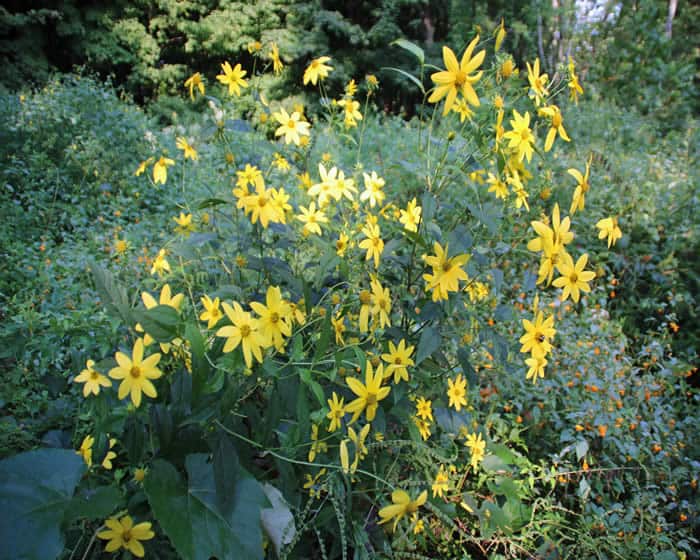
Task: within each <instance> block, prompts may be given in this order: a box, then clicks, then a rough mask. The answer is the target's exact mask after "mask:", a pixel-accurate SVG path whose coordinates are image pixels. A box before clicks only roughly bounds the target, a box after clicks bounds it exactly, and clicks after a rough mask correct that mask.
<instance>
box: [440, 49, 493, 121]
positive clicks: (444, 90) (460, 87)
mask: <svg viewBox="0 0 700 560" xmlns="http://www.w3.org/2000/svg"><path fill="white" fill-rule="evenodd" d="M478 42H479V36H478V35H477V36H476V37H474V39H473V40H472V42H471V43H469V45H468V46H467V48H466V50H465V51H464V54H463V55H462V60H461V61H459V62H457V57H456V56H455V53H454V52H453V51H452V50H451V49H450V48H449V47H442V58H443V61H444V63H445V68H446V69H445V70H443V71H441V72H435V73H434V74H433V75H432V76H430V79H431V80H432V81H433V82H434V83H435V84H436V86H437V87H436V88H435V90H433V93H432V94H431V95H430V97H429V98H428V102H429V103H438V102H439V101H440V100H441V99H442V98H443V97H445V96H446V97H447V99H446V100H445V107H444V109H443V115H446V114H447V113H449V111H450V109H452V105H454V102H455V100H456V99H457V94H460V93H461V94H462V96H463V97H464V99H466V100H467V102H469V103H470V104H472V105H474V106H475V107H478V106H479V105H480V103H479V97H478V96H477V95H476V92H475V91H474V87H473V84H475V83H476V82H478V81H479V80H480V79H481V76H482V75H483V71H480V72H477V73H476V74H472V72H476V70H477V69H478V68H479V66H481V63H482V62H483V61H484V57H485V56H486V51H480V52H479V53H477V54H476V55H475V56H474V57H473V58H472V53H473V52H474V48H475V47H476V45H477V43H478Z"/></svg>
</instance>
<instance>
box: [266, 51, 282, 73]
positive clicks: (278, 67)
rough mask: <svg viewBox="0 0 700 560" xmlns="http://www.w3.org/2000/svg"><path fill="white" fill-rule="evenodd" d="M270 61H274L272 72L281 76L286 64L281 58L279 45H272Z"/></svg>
mask: <svg viewBox="0 0 700 560" xmlns="http://www.w3.org/2000/svg"><path fill="white" fill-rule="evenodd" d="M269 56H270V60H271V61H272V71H273V72H274V73H275V74H280V73H281V72H282V70H283V69H284V64H282V59H281V58H280V51H279V49H278V48H277V43H271V44H270V54H269Z"/></svg>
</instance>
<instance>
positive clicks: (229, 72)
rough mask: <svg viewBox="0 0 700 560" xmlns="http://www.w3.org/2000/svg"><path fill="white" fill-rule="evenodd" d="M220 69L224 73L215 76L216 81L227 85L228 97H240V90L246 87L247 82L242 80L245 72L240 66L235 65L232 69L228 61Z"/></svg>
mask: <svg viewBox="0 0 700 560" xmlns="http://www.w3.org/2000/svg"><path fill="white" fill-rule="evenodd" d="M221 69H222V70H223V71H224V73H223V74H219V75H218V76H216V79H217V80H219V81H220V82H221V83H222V84H224V85H228V94H229V95H233V94H234V93H235V94H236V96H238V97H240V95H241V88H246V87H248V82H246V81H245V80H244V79H243V77H244V76H245V75H246V74H247V72H246V71H245V70H243V69H242V68H241V65H240V64H236V66H234V67H233V69H232V68H231V65H230V64H229V63H228V61H227V62H224V63H223V64H222V65H221Z"/></svg>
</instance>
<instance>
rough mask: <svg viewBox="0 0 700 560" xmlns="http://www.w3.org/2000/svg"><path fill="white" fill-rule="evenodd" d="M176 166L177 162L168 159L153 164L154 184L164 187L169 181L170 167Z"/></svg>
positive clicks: (162, 158) (161, 159)
mask: <svg viewBox="0 0 700 560" xmlns="http://www.w3.org/2000/svg"><path fill="white" fill-rule="evenodd" d="M169 165H175V162H174V161H173V160H172V159H170V158H166V157H161V158H160V159H159V160H158V161H157V162H155V163H154V164H153V182H154V183H156V184H158V183H160V184H161V185H164V184H165V182H166V181H167V180H168V166H169Z"/></svg>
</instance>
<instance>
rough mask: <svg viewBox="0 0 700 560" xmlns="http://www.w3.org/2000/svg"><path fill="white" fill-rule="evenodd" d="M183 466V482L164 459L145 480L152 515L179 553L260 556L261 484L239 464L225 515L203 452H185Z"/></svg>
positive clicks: (240, 559) (200, 558)
mask: <svg viewBox="0 0 700 560" xmlns="http://www.w3.org/2000/svg"><path fill="white" fill-rule="evenodd" d="M186 465H187V474H188V481H187V482H185V481H184V480H183V478H182V477H181V476H180V474H179V473H178V472H177V470H175V467H174V466H173V465H171V464H170V463H168V462H166V461H162V460H157V461H155V462H154V464H153V466H152V468H151V469H150V472H149V474H148V476H147V478H146V480H145V482H144V489H145V490H146V495H147V496H148V501H149V503H150V504H151V508H152V509H153V513H154V515H155V518H156V519H157V520H158V523H160V525H161V527H162V528H163V531H164V532H165V534H166V535H167V536H168V538H169V539H170V541H171V542H172V544H173V546H174V547H175V549H176V550H177V552H178V554H179V555H180V556H181V557H182V558H184V559H185V560H209V558H211V557H215V558H218V560H226V559H231V560H234V559H235V560H247V559H257V558H263V548H262V529H261V526H260V509H261V507H263V506H264V505H266V498H265V495H264V493H263V491H262V489H261V487H260V484H259V483H258V482H257V481H256V480H255V479H254V478H252V477H251V476H250V475H249V474H248V473H247V472H245V471H244V470H243V469H240V472H239V478H238V481H237V483H236V487H235V492H234V497H233V504H232V507H231V512H230V514H225V513H224V512H222V511H221V508H220V507H219V505H218V503H219V501H220V498H217V495H216V484H215V481H214V467H213V465H212V464H211V463H208V462H207V455H204V454H195V455H188V456H187V459H186ZM224 501H226V500H224Z"/></svg>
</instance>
